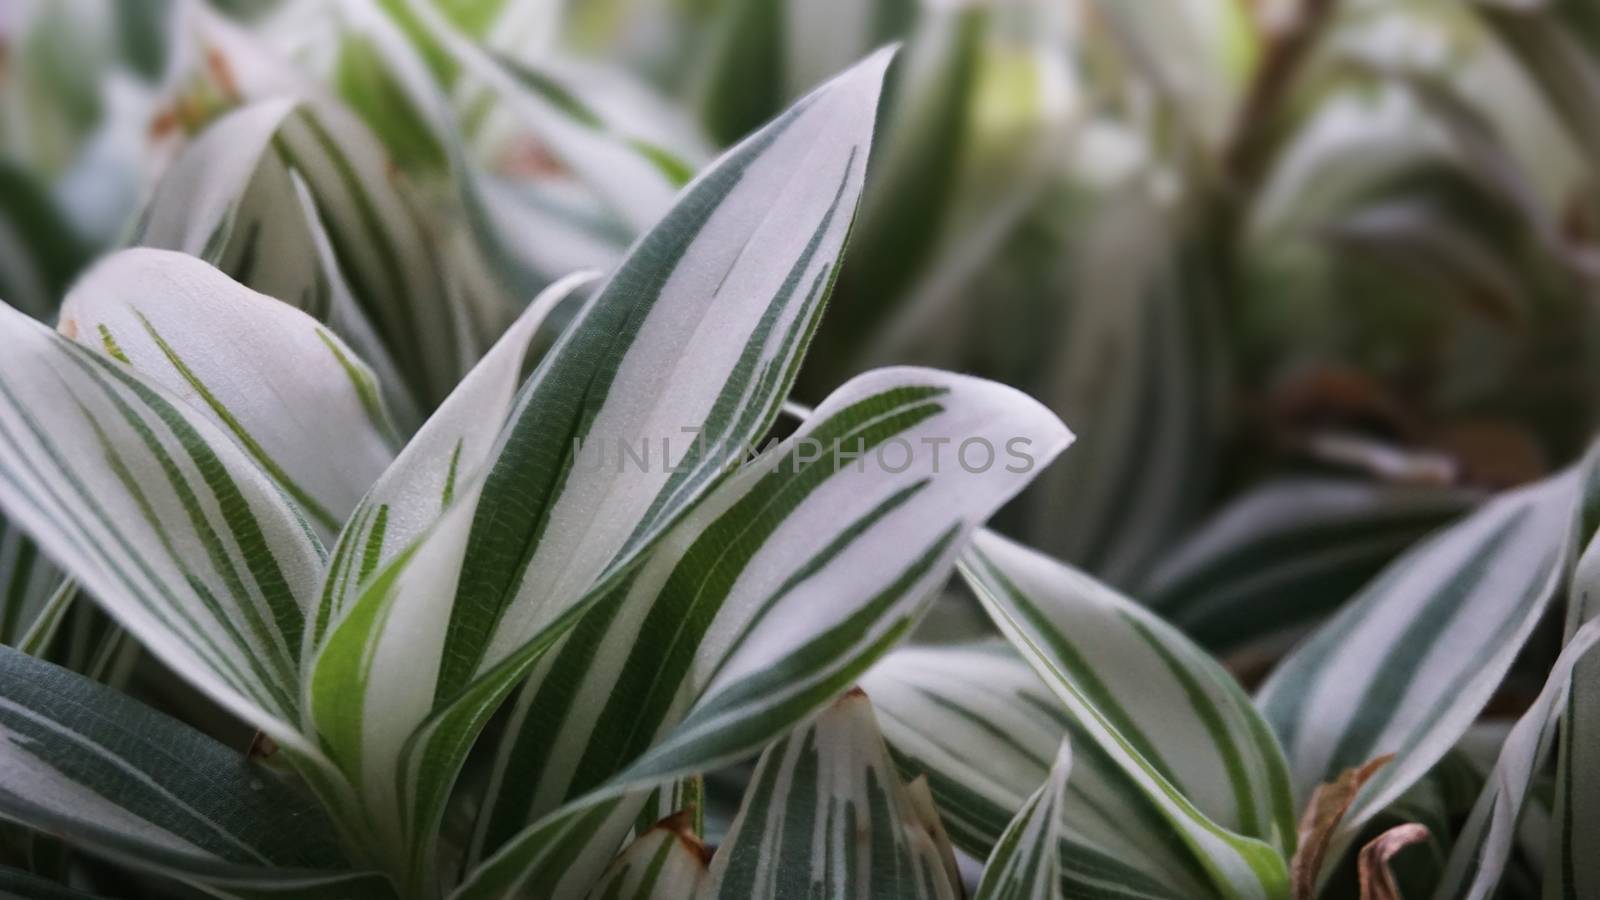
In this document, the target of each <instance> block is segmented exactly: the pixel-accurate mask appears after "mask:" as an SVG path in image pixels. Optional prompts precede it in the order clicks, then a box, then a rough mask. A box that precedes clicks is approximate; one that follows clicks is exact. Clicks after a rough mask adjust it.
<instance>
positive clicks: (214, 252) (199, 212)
mask: <svg viewBox="0 0 1600 900" xmlns="http://www.w3.org/2000/svg"><path fill="white" fill-rule="evenodd" d="M299 108H300V103H299V102H298V101H297V100H295V99H294V98H293V97H271V98H268V99H265V100H261V101H259V102H256V103H250V104H247V105H244V106H241V107H239V108H238V109H234V110H232V111H229V112H227V113H225V114H223V115H221V116H220V117H218V118H217V119H216V120H215V121H213V122H211V123H210V124H208V125H207V126H206V127H205V129H204V130H202V131H201V132H200V134H199V136H198V137H196V138H195V139H194V140H193V141H192V142H191V143H190V144H189V145H188V146H186V147H185V148H184V149H183V152H182V153H181V154H180V155H179V156H178V158H177V159H176V160H175V161H174V162H173V163H172V164H171V165H170V166H168V167H167V169H166V170H165V172H164V174H163V177H162V179H161V181H160V182H159V183H158V184H157V185H156V189H155V193H154V194H153V195H152V196H151V198H150V199H149V200H148V201H147V202H146V204H145V207H144V209H143V211H142V213H141V215H140V218H139V222H138V225H137V227H136V228H135V230H134V233H133V235H132V237H131V239H130V241H129V242H130V243H131V244H132V245H134V246H141V247H155V248H159V249H164V250H178V251H181V252H183V253H187V254H190V255H191V256H197V257H199V258H201V259H203V260H205V261H206V262H209V263H211V264H212V265H214V266H216V267H217V268H219V269H221V270H222V271H223V272H225V273H227V274H228V275H229V276H230V277H231V278H233V279H234V280H236V281H238V282H240V283H241V284H244V285H245V286H246V287H249V288H251V289H252V290H255V291H259V292H260V293H263V294H266V295H267V296H269V297H275V298H277V299H279V300H281V301H283V302H284V303H287V304H289V305H290V306H293V307H295V308H296V309H299V310H301V311H302V312H305V313H306V314H307V315H309V316H311V317H312V318H313V319H316V320H317V321H319V322H321V323H323V324H324V325H326V326H328V328H329V329H330V330H332V331H333V333H334V334H336V335H338V336H339V337H340V338H343V339H344V340H345V341H347V342H350V343H351V344H352V345H353V346H354V347H355V349H356V352H357V355H359V356H360V357H361V358H362V359H364V360H365V361H366V362H367V363H368V364H369V365H370V366H371V367H372V368H373V369H374V370H375V372H376V373H377V375H378V376H379V380H380V384H379V387H380V389H381V392H382V395H383V397H384V399H385V400H386V401H387V403H388V404H389V405H390V406H392V408H393V409H392V412H394V413H395V415H396V418H397V419H398V420H399V421H400V422H402V423H405V424H408V425H409V424H410V423H412V422H414V421H415V419H416V418H417V416H416V414H415V404H416V401H415V399H414V398H413V397H412V396H411V394H410V389H409V387H408V386H407V382H406V380H405V379H404V378H402V377H401V376H400V374H399V372H398V370H397V369H396V368H395V364H394V361H393V359H392V358H391V357H390V352H389V350H388V348H386V347H385V346H384V343H383V341H382V340H381V339H380V338H379V336H378V335H377V333H376V332H375V331H374V329H373V326H372V324H371V323H370V322H369V321H368V320H367V318H366V313H364V312H363V311H362V310H361V309H360V307H359V306H358V305H357V303H356V300H355V298H354V296H352V294H351V292H350V287H349V285H347V284H346V283H345V279H344V276H343V275H342V274H341V273H340V271H339V264H338V262H337V260H336V258H335V257H336V254H335V252H334V249H333V245H332V242H331V241H330V240H329V237H328V233H327V230H326V229H325V228H324V227H323V224H322V221H321V219H320V217H319V214H318V212H317V200H316V198H314V197H313V196H312V193H311V189H310V188H309V187H308V186H307V184H306V181H305V179H304V178H303V177H301V175H300V174H299V173H298V172H297V171H296V170H295V169H293V168H291V167H290V166H289V165H288V164H287V163H286V162H285V156H284V154H283V153H282V152H280V148H279V146H278V143H277V141H278V135H279V132H280V131H281V130H282V129H283V128H284V127H285V125H286V123H287V122H288V121H289V119H290V117H292V116H293V115H295V114H296V110H297V109H299ZM268 261H270V262H268Z"/></svg>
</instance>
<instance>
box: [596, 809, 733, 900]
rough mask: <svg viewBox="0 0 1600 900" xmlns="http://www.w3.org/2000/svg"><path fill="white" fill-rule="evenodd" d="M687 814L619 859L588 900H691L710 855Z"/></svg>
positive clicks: (659, 826) (638, 840)
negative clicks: (692, 827)
mask: <svg viewBox="0 0 1600 900" xmlns="http://www.w3.org/2000/svg"><path fill="white" fill-rule="evenodd" d="M690 818H691V817H690V815H689V813H688V811H687V810H685V811H683V812H680V813H675V814H673V815H672V816H669V817H667V818H665V819H663V820H662V821H660V822H658V823H656V824H655V825H654V826H652V827H651V828H650V829H648V830H647V831H645V833H644V834H642V835H640V836H639V837H638V838H636V839H635V840H634V841H633V843H631V844H629V845H628V847H627V849H626V850H623V851H622V853H621V854H620V855H618V856H617V858H616V861H614V862H613V863H612V864H611V867H610V868H609V869H607V870H606V874H605V875H604V876H603V877H601V879H600V881H599V882H598V883H596V884H595V886H594V889H593V890H591V891H590V892H589V900H692V898H693V897H695V896H696V894H697V892H698V891H699V890H700V885H701V883H702V882H704V881H705V879H706V871H707V865H706V863H707V859H708V858H709V856H710V851H709V850H707V849H706V847H705V845H703V844H701V843H700V838H699V837H697V836H696V835H695V833H694V831H693V830H692V829H691V828H690Z"/></svg>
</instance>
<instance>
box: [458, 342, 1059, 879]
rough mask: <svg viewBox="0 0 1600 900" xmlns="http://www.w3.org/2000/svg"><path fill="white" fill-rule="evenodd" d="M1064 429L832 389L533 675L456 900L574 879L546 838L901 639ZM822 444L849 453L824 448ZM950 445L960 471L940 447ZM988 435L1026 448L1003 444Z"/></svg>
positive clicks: (915, 386)
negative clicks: (552, 870) (959, 556)
mask: <svg viewBox="0 0 1600 900" xmlns="http://www.w3.org/2000/svg"><path fill="white" fill-rule="evenodd" d="M1067 439H1068V435H1067V433H1066V431H1065V429H1064V428H1063V427H1062V426H1061V424H1060V423H1059V422H1058V421H1057V420H1056V419H1055V418H1054V417H1053V416H1052V415H1050V414H1049V413H1048V412H1047V411H1045V410H1044V409H1043V408H1042V407H1040V406H1038V404H1036V403H1034V402H1033V401H1031V400H1028V399H1027V398H1025V397H1023V396H1022V395H1020V394H1018V393H1016V392H1015V391H1012V390H1011V389H1009V388H1003V387H1001V386H999V385H995V384H991V383H987V382H981V381H976V380H974V379H969V378H962V377H960V376H953V375H948V374H944V373H939V372H934V371H929V370H918V369H889V370H882V371H879V372H874V373H869V374H867V375H864V376H861V377H860V378H858V379H856V380H854V381H852V382H850V383H849V384H847V385H846V386H845V387H843V388H841V389H840V390H839V391H838V392H837V393H836V394H835V395H834V396H833V397H831V398H829V400H828V401H827V402H825V403H824V404H823V405H822V406H821V407H819V408H818V409H817V411H816V412H815V413H814V414H813V415H812V416H811V417H810V418H809V419H808V420H807V421H806V423H805V425H804V426H803V427H802V428H801V429H800V431H799V432H797V433H796V434H795V435H794V436H792V437H790V438H789V439H788V440H786V441H785V442H784V443H783V444H780V445H778V446H777V447H775V448H773V449H772V450H770V451H768V452H767V453H765V454H763V456H762V457H761V458H760V459H758V460H756V461H755V462H752V463H750V464H747V465H745V466H743V467H742V468H741V469H740V470H739V471H738V472H737V473H736V474H735V475H734V476H733V477H731V478H730V479H729V480H728V481H727V482H725V483H724V484H723V485H721V486H720V487H719V488H718V489H717V490H716V491H715V492H713V493H712V494H711V495H710V496H709V497H708V498H707V499H706V500H705V502H704V503H703V504H702V505H701V506H700V507H699V508H697V509H696V510H695V511H694V512H693V513H691V514H690V516H689V517H688V518H687V519H685V520H684V522H683V523H682V524H681V525H680V526H679V527H678V528H677V529H675V530H674V532H673V533H672V534H671V535H670V536H669V537H667V538H666V539H665V540H664V541H663V543H662V545H661V546H660V548H659V549H658V550H657V551H656V553H655V554H653V555H652V557H651V558H650V559H649V560H648V561H646V562H645V563H644V564H643V566H641V568H640V569H639V570H638V572H637V574H636V575H635V576H634V577H633V578H632V579H631V580H630V581H629V582H628V583H626V584H625V585H624V586H622V587H621V588H619V589H618V590H617V591H616V592H614V593H612V594H611V595H609V596H608V597H606V598H605V599H603V600H602V601H601V602H600V604H599V605H598V606H596V607H595V609H594V610H593V611H592V612H591V613H589V614H588V616H586V617H585V619H584V620H583V621H582V622H581V623H580V624H579V625H578V627H577V628H576V629H575V630H574V632H573V634H572V636H571V637H570V638H569V639H568V640H567V642H566V643H565V644H564V645H563V646H562V648H561V649H560V651H559V652H558V653H556V654H554V655H553V656H552V661H551V662H550V663H549V665H548V667H547V668H541V669H540V670H539V671H537V672H536V673H535V675H534V678H533V680H532V681H531V682H530V686H529V687H528V688H527V689H526V691H525V693H524V694H523V696H522V698H521V701H520V702H519V704H518V706H517V708H516V710H515V712H514V716H513V720H512V724H513V727H514V729H515V731H514V734H516V735H517V740H516V742H515V743H514V744H512V745H510V746H509V748H508V750H507V751H506V753H505V755H504V756H503V757H502V759H501V760H500V770H501V771H502V773H505V774H503V775H502V776H501V777H500V779H498V780H497V781H496V782H494V783H492V788H491V795H492V796H495V797H496V798H497V801H498V802H497V803H496V805H495V806H494V807H493V808H492V809H491V810H490V817H489V818H488V820H487V821H486V822H485V823H484V833H483V836H482V840H483V843H484V847H485V850H493V849H494V847H495V846H496V845H497V844H500V842H502V841H503V842H505V843H504V845H503V846H502V847H501V848H500V849H499V851H498V852H497V853H496V854H495V855H494V856H493V857H492V858H490V859H489V861H488V862H487V863H485V865H484V866H483V867H482V868H481V869H480V870H479V871H478V873H477V874H476V875H475V876H474V880H473V882H469V886H468V888H467V889H466V892H465V893H464V894H463V896H491V895H493V894H494V893H495V892H496V891H503V890H506V889H509V886H511V885H514V884H516V883H519V882H520V880H521V879H523V878H526V877H528V873H530V872H536V871H539V867H540V866H544V865H549V864H550V862H551V860H552V859H554V858H560V859H561V861H562V865H563V870H564V871H566V872H568V873H571V874H572V877H575V878H581V874H579V873H578V872H575V871H574V868H575V867H574V866H573V865H572V863H571V859H570V858H569V857H556V856H554V854H557V853H559V852H567V853H570V852H572V851H571V850H570V849H569V850H566V851H562V850H561V849H560V848H561V847H562V846H563V842H568V843H567V844H566V846H568V847H569V848H570V847H571V846H573V845H574V843H575V844H576V845H577V846H584V847H598V848H607V847H614V846H615V844H616V842H617V841H618V840H619V839H620V837H621V833H619V829H624V830H625V828H626V827H627V825H628V823H629V822H631V820H632V817H633V815H634V813H635V811H636V809H637V806H638V803H639V802H640V801H642V800H643V799H644V796H643V792H644V791H645V790H647V789H648V788H649V787H651V786H653V785H654V784H656V783H659V782H662V781H665V780H668V779H670V778H673V777H676V776H679V775H681V774H685V773H690V772H696V771H701V770H703V769H705V768H707V767H709V766H712V765H714V764H717V763H720V762H726V761H732V760H734V759H737V758H738V757H739V756H741V755H744V754H748V753H751V752H753V751H755V750H756V749H758V748H759V747H760V746H761V745H762V744H763V743H764V742H765V741H766V740H770V739H771V738H773V737H775V736H777V735H778V734H781V733H782V732H783V731H784V730H785V729H786V728H787V727H789V726H791V725H793V724H794V723H795V722H798V721H801V720H803V719H804V718H805V717H806V716H807V715H809V714H811V713H812V712H814V711H815V710H816V709H817V708H818V707H819V706H820V705H821V704H823V703H825V702H827V701H828V700H829V699H830V698H831V697H833V696H834V695H835V693H836V692H837V691H839V690H841V689H842V688H844V687H846V686H848V685H849V684H850V683H851V681H852V680H853V679H854V678H855V677H856V676H858V675H859V674H860V673H861V672H862V671H864V670H865V669H866V667H867V666H869V665H870V664H871V663H872V662H873V661H875V660H876V659H877V658H878V657H880V656H881V655H882V654H883V653H884V652H885V651H886V650H887V649H888V648H889V647H890V646H892V645H893V644H894V643H895V642H896V641H897V640H898V639H899V638H900V637H902V636H903V635H904V634H905V633H906V631H907V629H908V628H909V627H910V626H911V625H912V624H913V623H914V622H915V620H916V619H917V617H918V616H919V615H920V612H921V610H922V608H923V606H924V603H925V601H926V599H927V597H928V595H929V592H930V591H931V590H932V589H933V588H934V587H935V586H937V585H938V584H939V583H940V582H941V581H942V579H943V578H944V576H945V574H946V573H947V572H948V571H949V569H950V567H951V565H952V564H953V563H954V560H955V555H956V553H957V552H958V551H959V548H960V546H961V543H962V541H963V540H964V539H965V537H966V535H968V534H970V533H971V531H972V530H973V529H974V528H975V527H976V526H977V525H978V523H980V522H981V521H983V520H984V519H985V518H987V517H988V516H989V515H990V514H991V513H992V512H993V511H994V510H995V509H996V508H997V507H998V506H999V505H1000V504H1001V503H1003V502H1004V501H1005V500H1006V499H1008V498H1009V497H1010V496H1012V495H1013V494H1014V493H1015V492H1016V491H1018V490H1020V489H1021V487H1022V486H1023V485H1024V484H1026V483H1027V481H1028V480H1029V479H1031V478H1032V476H1033V475H1034V474H1035V472H1036V470H1037V469H1038V468H1039V467H1041V466H1043V465H1044V464H1045V463H1047V462H1048V461H1049V460H1050V458H1051V457H1053V456H1054V455H1055V454H1056V453H1058V452H1059V451H1060V450H1061V448H1062V447H1063V446H1064V445H1065V443H1066V441H1067ZM835 441H838V442H839V446H840V452H841V453H844V454H855V453H858V452H859V453H861V454H862V455H861V456H860V457H859V458H857V457H852V456H842V457H835V456H834V450H833V447H834V442H835ZM964 442H970V446H969V447H968V450H967V451H964V452H966V453H967V454H968V455H967V457H966V459H967V462H966V463H965V464H963V463H961V462H960V461H959V459H958V458H957V456H958V454H959V453H960V452H963V451H960V450H959V449H958V450H955V451H952V450H950V449H949V447H957V446H958V445H961V444H963V443H964ZM1008 442H1012V443H1010V444H1009V449H1010V450H1011V451H1014V452H1025V453H1026V454H1027V455H1028V456H1029V457H1030V458H1029V459H1021V458H1015V457H1012V458H1008V457H1006V456H1005V455H1004V454H1005V453H1006V452H1007V449H1008ZM946 445H949V446H946ZM984 445H987V446H989V447H992V448H995V450H996V452H997V453H998V454H1000V455H999V456H998V457H996V458H993V459H992V460H991V464H990V465H987V466H985V465H984V459H983V458H982V451H979V450H974V449H972V448H974V447H981V446H984ZM941 447H945V449H944V455H943V456H942V457H941V456H939V452H940V448H941ZM951 466H954V468H953V469H952V468H950V467H951ZM967 466H971V467H972V468H973V469H980V471H973V470H969V469H968V468H967ZM663 633H670V634H671V635H672V637H671V639H670V640H662V639H660V638H659V637H647V636H655V635H660V634H663ZM552 734H553V735H555V738H554V740H552V739H551V735H552ZM564 802H565V805H563V803H564ZM525 822H534V823H535V824H534V825H532V826H530V827H529V828H527V829H525V830H522V831H521V832H520V833H517V832H516V829H517V828H519V827H521V826H522V824H523V823H525ZM513 834H515V837H511V835H513ZM607 835H609V837H605V836H607ZM508 838H509V840H508ZM600 852H602V853H604V852H608V851H607V850H604V849H602V850H601V851H600ZM556 893H557V894H558V895H559V893H560V892H559V891H557V892H556Z"/></svg>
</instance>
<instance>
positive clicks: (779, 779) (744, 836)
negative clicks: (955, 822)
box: [697, 690, 961, 900]
mask: <svg viewBox="0 0 1600 900" xmlns="http://www.w3.org/2000/svg"><path fill="white" fill-rule="evenodd" d="M947 860H953V856H952V855H951V851H950V848H949V847H948V846H947V845H946V846H941V845H940V844H938V843H937V842H936V841H935V839H934V836H933V834H932V833H931V832H930V831H929V830H928V828H927V826H926V825H925V824H924V822H923V821H922V819H921V817H920V815H919V814H918V812H917V810H916V808H915V806H914V804H913V802H912V800H911V799H910V796H909V794H908V792H907V789H906V786H905V785H904V784H903V783H902V782H901V781H900V775H899V773H898V772H896V771H895V767H894V762H893V761H892V760H891V759H890V757H889V751H888V748H887V747H885V746H884V743H883V736H882V735H880V734H879V733H878V727H877V723H876V721H875V720H874V719H873V716H872V704H871V703H869V702H868V700H867V696H866V694H864V693H862V692H860V691H859V690H857V691H852V692H851V693H849V694H847V695H846V696H845V697H844V698H843V699H841V700H839V701H838V702H837V703H835V704H834V705H833V706H832V707H830V708H828V709H827V710H826V711H824V712H823V713H822V715H821V716H820V717H818V718H817V720H816V721H815V722H813V723H811V724H810V725H807V726H805V727H803V728H800V729H798V730H796V731H795V732H794V733H793V734H791V735H789V736H788V737H786V738H784V739H783V740H781V741H779V742H777V743H776V744H773V745H772V746H771V747H770V748H768V749H767V751H766V752H765V753H763V754H762V756H761V762H760V763H759V764H757V766H756V770H755V774H754V775H753V776H752V777H751V780H750V787H749V789H748V790H747V791H746V792H745V798H744V802H743V803H742V804H741V805H740V808H739V815H738V817H737V818H735V819H734V821H733V826H732V827H731V828H730V829H729V830H728V836H727V839H726V840H724V841H723V842H722V845H721V846H720V847H719V848H718V849H717V854H716V856H715V857H713V858H712V861H711V876H710V878H709V879H708V880H707V881H706V884H705V885H704V887H703V888H702V889H701V891H700V893H699V895H697V900H743V898H746V897H776V896H780V895H782V894H783V893H785V892H786V891H788V890H791V889H792V887H791V886H793V885H808V886H810V887H811V889H812V890H814V891H819V892H820V893H821V895H823V896H827V897H836V898H839V900H873V898H878V897H900V898H906V900H921V898H940V900H956V898H958V897H960V896H961V887H960V885H959V884H956V883H953V882H952V881H951V879H950V876H951V871H952V869H953V865H952V864H947Z"/></svg>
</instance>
